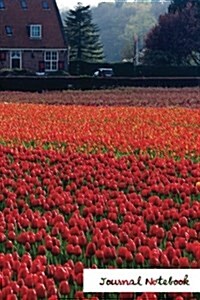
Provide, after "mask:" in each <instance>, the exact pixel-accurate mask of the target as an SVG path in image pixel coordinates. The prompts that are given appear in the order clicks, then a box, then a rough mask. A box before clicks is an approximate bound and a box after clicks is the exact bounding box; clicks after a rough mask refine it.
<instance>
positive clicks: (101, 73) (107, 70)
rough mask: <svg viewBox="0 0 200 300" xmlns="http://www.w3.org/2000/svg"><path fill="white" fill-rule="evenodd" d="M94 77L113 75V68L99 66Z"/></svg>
mask: <svg viewBox="0 0 200 300" xmlns="http://www.w3.org/2000/svg"><path fill="white" fill-rule="evenodd" d="M93 76H94V77H112V76H113V69H112V68H99V69H98V70H96V71H95V72H94V75H93Z"/></svg>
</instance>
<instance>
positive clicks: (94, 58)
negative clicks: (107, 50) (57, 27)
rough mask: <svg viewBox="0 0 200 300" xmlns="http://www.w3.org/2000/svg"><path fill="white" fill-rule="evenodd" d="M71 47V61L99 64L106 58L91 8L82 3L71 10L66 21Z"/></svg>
mask: <svg viewBox="0 0 200 300" xmlns="http://www.w3.org/2000/svg"><path fill="white" fill-rule="evenodd" d="M64 24H65V33H66V37H67V40H68V43H69V46H70V60H79V61H81V60H82V61H88V62H98V61H102V60H103V58H104V55H103V47H102V44H101V42H100V37H99V30H98V28H97V25H95V24H93V22H92V14H91V11H90V6H89V5H87V6H83V5H82V4H81V3H78V5H77V6H76V7H75V9H74V10H69V11H68V13H67V16H66V19H64Z"/></svg>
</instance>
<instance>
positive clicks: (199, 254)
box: [0, 89, 200, 300]
mask: <svg viewBox="0 0 200 300" xmlns="http://www.w3.org/2000/svg"><path fill="white" fill-rule="evenodd" d="M145 91H146V92H145ZM182 91H183V92H182V93H181V94H180V95H179V94H178V90H175V89H174V90H173V89H172V90H166V89H165V90H162V89H159V90H156V89H146V90H144V89H135V92H134V93H133V90H132V92H131V93H130V90H125V91H123V90H118V91H114V92H112V93H111V91H103V92H102V91H101V92H100V91H99V92H92V93H91V92H87V93H82V92H69V93H67V92H66V93H47V94H45V93H44V94H40V95H38V94H23V93H7V92H4V93H1V94H0V102H6V103H1V104H0V125H1V126H0V144H1V146H0V158H1V159H0V299H3V300H4V299H6V300H7V299H10V300H11V299H22V300H29V299H30V300H32V299H49V300H53V299H73V300H76V299H77V300H79V299H81V300H83V299H91V300H103V299H106V300H109V299H117V300H148V299H149V300H156V299H157V300H158V299H160V300H163V299H165V300H166V299H167V300H168V299H169V300H170V299H171V300H172V299H174V300H175V299H176V300H183V299H185V300H186V299H188V300H195V299H196V300H197V299H200V298H199V294H192V293H181V294H180V293H178V294H177V293H168V294H166V293H165V294H163V293H161V294H158V293H140V294H136V293H121V294H106V295H104V294H95V295H91V294H90V295H88V294H85V295H84V293H83V291H82V289H83V269H84V268H175V269H176V268H200V160H199V157H200V152H199V151H200V112H199V110H198V109H193V108H195V107H196V108H197V107H199V106H198V105H199V103H198V101H197V99H198V97H197V96H198V95H199V94H198V91H197V89H184V90H182ZM144 92H145V94H144ZM123 95H124V97H125V98H124V99H125V100H123V98H122V97H123ZM133 95H134V97H135V98H134V99H136V100H134V101H135V102H134V104H135V105H137V106H141V107H128V106H129V105H132V104H133V103H132V100H133ZM152 95H154V96H155V100H152V99H153V98H152ZM84 97H86V98H84ZM145 97H146V98H145ZM164 97H165V98H164ZM177 97H179V100H177ZM27 99H28V101H27ZM55 99H57V101H56V100H55ZM85 99H86V100H85ZM99 99H100V100H99ZM109 99H110V100H109ZM164 99H167V100H166V102H165V104H164V102H163V101H164ZM188 99H190V100H188ZM10 101H13V102H20V101H21V102H34V101H36V102H40V103H45V102H48V103H53V102H55V104H58V103H64V102H65V101H66V102H67V103H72V102H73V103H79V104H80V103H82V104H86V103H87V104H88V103H89V104H94V105H99V104H103V103H104V101H106V104H107V105H116V106H117V107H105V106H104V107H103V106H102V107H94V106H75V105H73V106H66V105H59V106H53V105H46V104H42V105H38V104H27V103H26V104H22V103H21V104H20V103H15V104H13V103H12V104H8V102H10ZM85 101H86V102H85ZM145 101H146V102H145ZM121 104H123V105H124V106H122V107H120V106H119V105H121ZM145 105H146V106H151V105H152V106H169V105H170V106H171V105H172V106H175V105H176V106H177V105H181V106H188V107H190V108H175V107H170V108H155V107H151V108H150V107H143V106H145Z"/></svg>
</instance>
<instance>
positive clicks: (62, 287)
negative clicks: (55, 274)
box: [59, 281, 70, 295]
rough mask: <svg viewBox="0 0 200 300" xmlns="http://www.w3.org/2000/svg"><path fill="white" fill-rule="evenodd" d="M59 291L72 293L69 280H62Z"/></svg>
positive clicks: (65, 293)
mask: <svg viewBox="0 0 200 300" xmlns="http://www.w3.org/2000/svg"><path fill="white" fill-rule="evenodd" d="M59 291H60V293H61V294H62V295H68V294H69V293H70V286H69V283H68V281H61V282H60V284H59Z"/></svg>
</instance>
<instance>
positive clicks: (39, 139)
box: [0, 104, 200, 156]
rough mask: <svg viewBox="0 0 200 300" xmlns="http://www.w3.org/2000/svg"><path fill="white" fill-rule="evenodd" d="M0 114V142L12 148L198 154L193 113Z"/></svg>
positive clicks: (198, 130)
mask: <svg viewBox="0 0 200 300" xmlns="http://www.w3.org/2000/svg"><path fill="white" fill-rule="evenodd" d="M0 115H1V126H0V137H1V141H2V142H3V143H5V142H6V143H10V144H11V145H16V144H17V145H21V144H24V145H26V146H27V145H28V146H31V145H33V146H38V145H39V146H41V145H43V146H44V145H45V146H49V147H54V148H55V149H57V148H58V147H59V148H62V149H70V150H72V151H81V152H86V153H88V152H90V153H91V152H93V153H94V152H98V151H104V152H105V151H114V152H116V151H118V152H126V153H127V152H128V153H130V152H132V153H133V152H135V153H136V152H148V153H150V154H152V153H154V154H155V153H157V154H165V155H169V154H170V155H172V156H174V155H178V156H184V155H199V153H200V123H199V122H200V111H199V110H197V109H196V110H194V109H184V108H179V109H178V108H176V109H175V108H143V107H141V108H136V107H99V108H97V107H91V106H89V107H86V106H62V105H60V106H49V105H35V104H9V105H8V104H0Z"/></svg>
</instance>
